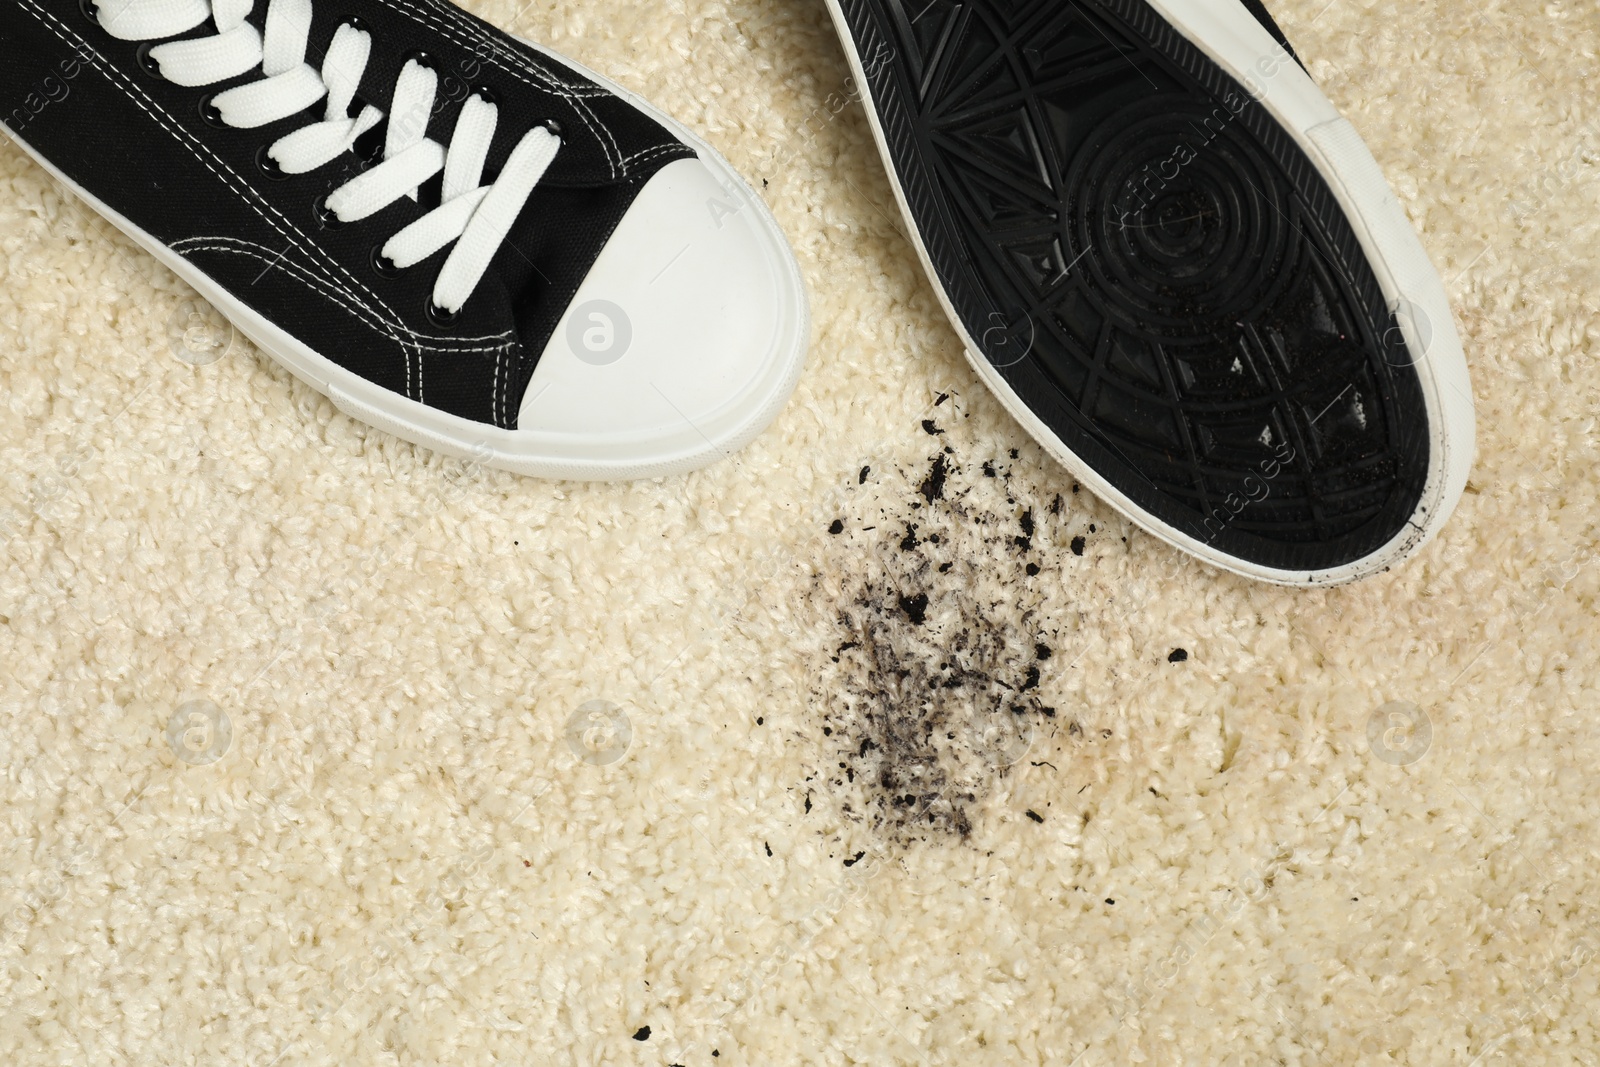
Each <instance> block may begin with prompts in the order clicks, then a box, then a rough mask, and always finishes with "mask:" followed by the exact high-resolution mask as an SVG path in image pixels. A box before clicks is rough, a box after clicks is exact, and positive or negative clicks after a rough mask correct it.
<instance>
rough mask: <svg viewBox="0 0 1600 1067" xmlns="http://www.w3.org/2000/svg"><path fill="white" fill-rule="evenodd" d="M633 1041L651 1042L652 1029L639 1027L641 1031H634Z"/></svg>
mask: <svg viewBox="0 0 1600 1067" xmlns="http://www.w3.org/2000/svg"><path fill="white" fill-rule="evenodd" d="M633 1039H634V1040H635V1041H649V1040H650V1028H649V1027H648V1026H641V1027H639V1029H637V1030H635V1031H634V1033H633Z"/></svg>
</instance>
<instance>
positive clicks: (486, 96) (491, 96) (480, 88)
mask: <svg viewBox="0 0 1600 1067" xmlns="http://www.w3.org/2000/svg"><path fill="white" fill-rule="evenodd" d="M468 95H470V96H475V97H477V98H478V99H479V100H482V101H483V102H484V103H485V104H493V105H494V106H495V107H499V106H500V94H499V93H496V92H495V91H494V90H493V89H491V88H489V87H488V86H487V85H474V86H473V87H472V88H471V89H470V90H468Z"/></svg>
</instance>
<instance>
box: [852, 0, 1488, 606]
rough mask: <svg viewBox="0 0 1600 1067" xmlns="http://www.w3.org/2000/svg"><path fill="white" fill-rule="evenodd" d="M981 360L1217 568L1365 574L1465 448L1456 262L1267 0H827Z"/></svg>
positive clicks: (1400, 542) (1439, 510)
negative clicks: (1432, 246)
mask: <svg viewBox="0 0 1600 1067" xmlns="http://www.w3.org/2000/svg"><path fill="white" fill-rule="evenodd" d="M828 3H829V6H830V8H831V9H832V13H833V16H834V20H835V22H836V23H837V25H838V28H839V30H840V35H841V37H842V38H843V40H844V42H845V46H846V52H847V54H848V57H849V60H850V64H851V66H852V68H853V71H854V76H855V79H856V81H857V83H858V85H859V86H860V89H861V92H862V94H863V96H864V98H865V100H866V102H867V104H868V114H869V116H870V118H871V120H872V126H873V130H874V132H875V134H876V137H877V140H878V144H879V147H880V149H881V150H882V152H883V155H884V159H885V161H886V163H887V166H888V171H889V174H890V177H891V180H892V181H893V183H894V186H895V191H896V194H897V196H898V197H899V200H900V204H901V207H902V209H903V210H904V212H905V215H906V218H907V219H908V220H909V221H910V223H911V225H912V232H913V234H914V236H915V243H916V245H917V248H918V251H919V252H920V254H921V256H922V259H923V263H924V266H925V267H926V268H927V271H928V274H929V276H930V277H931V278H932V280H933V282H934V286H935V288H936V289H937V290H938V292H939V295H940V297H941V298H942V300H943V302H944V305H945V309H946V311H947V312H948V313H949V315H950V317H951V319H952V320H953V321H954V323H955V324H956V326H957V327H958V329H959V331H960V333H961V335H962V338H963V340H964V341H965V343H966V346H967V349H968V356H969V358H970V360H971V362H972V364H973V366H974V367H975V368H976V370H977V372H978V373H979V375H980V376H981V377H982V378H983V380H984V381H985V382H986V383H987V384H988V385H989V386H990V387H991V388H992V389H993V390H994V392H995V393H996V394H997V395H998V396H999V398H1000V399H1001V401H1002V402H1003V403H1004V404H1005V405H1006V407H1007V408H1008V409H1009V410H1010V411H1011V412H1012V414H1013V415H1015V416H1016V418H1017V419H1018V420H1019V421H1020V422H1021V423H1022V425H1023V426H1024V427H1025V428H1026V429H1027V430H1028V431H1029V432H1030V433H1032V434H1033V435H1034V436H1035V437H1036V438H1037V439H1038V440H1039V441H1040V442H1041V444H1043V445H1044V447H1045V448H1046V449H1047V450H1048V451H1049V452H1050V453H1051V454H1052V455H1054V456H1055V457H1056V459H1058V460H1059V461H1060V462H1062V463H1063V464H1065V465H1066V466H1067V467H1068V468H1069V469H1070V470H1071V472H1072V473H1073V474H1074V475H1075V476H1076V477H1078V478H1079V479H1081V480H1082V481H1083V483H1084V484H1085V485H1087V486H1088V487H1089V488H1090V489H1091V490H1093V491H1094V492H1095V493H1096V494H1097V495H1099V496H1100V497H1101V498H1102V499H1104V500H1106V501H1108V502H1110V503H1111V504H1112V505H1114V506H1115V507H1116V508H1118V509H1119V510H1121V511H1122V512H1123V513H1124V514H1125V515H1127V516H1128V517H1129V518H1131V519H1132V520H1133V521H1135V522H1136V523H1138V524H1139V525H1141V526H1143V527H1144V528H1145V529H1147V530H1149V531H1151V532H1152V533H1154V534H1155V535H1157V536H1159V537H1161V538H1163V539H1165V540H1167V541H1168V542H1170V543H1172V544H1174V545H1177V546H1178V547H1180V548H1183V549H1185V550H1187V551H1189V552H1191V553H1193V554H1194V555H1196V556H1199V557H1200V558H1202V559H1204V560H1207V561H1209V562H1211V563H1213V564H1215V565H1217V566H1220V567H1225V568H1227V569H1229V570H1232V571H1235V572H1237V573H1240V574H1244V575H1248V576H1252V577H1256V578H1261V579H1265V580H1268V581H1274V582H1280V583H1285V584H1301V585H1320V584H1331V583H1336V582H1341V581H1349V580H1352V579H1355V578H1359V577H1362V576H1364V575H1367V574H1370V573H1372V572H1374V571H1378V570H1381V569H1383V568H1386V567H1389V566H1391V565H1393V564H1394V563H1395V562H1396V561H1398V560H1400V559H1401V558H1403V557H1405V556H1406V555H1407V554H1409V553H1412V552H1415V551H1416V550H1417V549H1418V548H1419V547H1420V546H1421V545H1423V544H1424V543H1426V542H1427V541H1428V539H1429V538H1430V537H1432V536H1433V534H1434V533H1435V532H1436V531H1437V530H1438V529H1439V527H1440V525H1441V524H1442V523H1444V521H1445V519H1446V518H1447V517H1448V516H1449V514H1450V512H1451V510H1452V509H1453V508H1454V507H1455V504H1456V502H1457V500H1458V499H1459V497H1460V495H1461V492H1462V490H1463V488H1464V487H1465V484H1466V480H1467V475H1468V472H1469V469H1470V466H1471V461H1472V455H1473V449H1474V415H1473V402H1472V391H1471V386H1470V384H1469V382H1468V377H1467V367H1466V361H1465V359H1464V357H1463V355H1462V351H1461V344H1460V341H1459V339H1458V337H1457V334H1456V329H1455V325H1454V323H1453V321H1452V319H1451V313H1450V308H1449V305H1448V303H1447V302H1446V299H1445V295H1444V291H1443V287H1442V286H1441V284H1440V282H1439V278H1438V276H1437V274H1436V273H1435V271H1434V269H1433V267H1432V265H1431V264H1430V263H1429V261H1428V257H1427V255H1426V253H1425V252H1424V251H1423V248H1422V246H1421V243H1420V242H1419V241H1418V239H1417V236H1416V234H1415V232H1414V231H1413V229H1412V227H1411V225H1410V223H1409V221H1408V220H1407V218H1406V216H1405V214H1404V212H1403V211H1402V209H1401V208H1400V205H1399V203H1398V201H1397V200H1396V199H1395V197H1394V195H1393V193H1392V192H1391V191H1390V189H1389V186H1388V185H1387V183H1386V182H1385V180H1384V177H1383V175H1382V173H1381V172H1380V171H1379V169H1378V166H1377V164H1376V163H1375V162H1374V160H1373V158H1372V155H1371V153H1370V152H1369V151H1368V150H1367V148H1366V146H1365V145H1364V144H1363V142H1362V140H1361V138H1360V137H1359V136H1358V135H1357V133H1356V131H1355V129H1354V128H1353V127H1352V126H1351V125H1350V123H1349V122H1347V121H1346V120H1344V119H1343V118H1341V117H1340V116H1339V114H1338V112H1337V111H1336V110H1335V109H1334V107H1333V106H1332V104H1330V103H1329V102H1328V100H1327V98H1326V97H1324V96H1323V94H1322V93H1321V92H1320V91H1319V90H1318V89H1317V87H1316V85H1315V84H1314V83H1313V82H1312V80H1311V78H1310V77H1309V76H1308V75H1307V73H1306V71H1305V70H1304V69H1303V68H1302V66H1301V65H1300V63H1299V61H1298V59H1297V57H1296V56H1295V54H1294V52H1293V50H1292V49H1291V48H1290V46H1289V44H1288V42H1287V41H1286V40H1285V39H1284V37H1283V34H1282V33H1281V32H1280V30H1279V29H1278V27H1277V26H1276V25H1275V24H1274V23H1273V21H1272V19H1271V18H1270V16H1269V15H1268V14H1267V12H1266V11H1265V9H1264V8H1262V7H1261V5H1260V4H1259V3H1258V2H1255V0H1250V2H1249V3H1248V4H1243V3H1240V2H1238V0H1149V2H1146V0H1066V2H1063V0H959V2H958V0H828Z"/></svg>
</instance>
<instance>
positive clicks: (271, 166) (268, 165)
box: [256, 144, 289, 182]
mask: <svg viewBox="0 0 1600 1067" xmlns="http://www.w3.org/2000/svg"><path fill="white" fill-rule="evenodd" d="M271 153H272V146H271V145H269V144H264V145H262V146H261V147H260V149H258V150H257V151H256V166H258V167H260V168H261V173H262V174H265V175H266V176H267V177H268V178H270V179H272V180H273V181H275V182H281V181H287V180H288V178H289V175H288V174H287V173H286V172H285V171H284V169H283V168H282V167H281V166H279V165H278V161H277V160H276V159H273V158H272V154H271Z"/></svg>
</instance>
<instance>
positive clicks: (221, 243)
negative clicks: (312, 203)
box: [170, 237, 516, 353]
mask: <svg viewBox="0 0 1600 1067" xmlns="http://www.w3.org/2000/svg"><path fill="white" fill-rule="evenodd" d="M179 245H182V246H184V249H185V251H190V250H192V251H197V252H225V253H230V254H232V255H239V256H249V257H251V258H252V259H258V260H260V261H262V262H263V263H276V264H277V265H278V266H279V267H282V268H283V269H284V270H285V271H286V272H288V273H289V274H290V276H291V277H297V278H298V280H301V281H304V282H305V283H306V284H307V285H308V286H309V287H311V288H312V289H314V290H315V291H316V292H318V293H319V294H320V295H322V296H325V297H327V298H328V299H329V300H330V301H332V302H334V303H336V304H338V305H340V306H341V307H343V308H344V309H345V310H346V311H348V312H350V313H351V316H352V317H353V318H355V319H356V320H357V321H359V322H361V323H362V324H363V325H365V326H368V327H373V324H372V322H371V320H370V319H368V318H367V317H366V316H364V315H361V314H359V313H358V309H357V308H355V307H354V306H352V305H351V304H350V303H349V302H348V301H347V300H344V299H342V297H341V292H340V290H339V289H337V288H334V287H331V286H329V285H328V284H327V282H326V279H323V278H319V277H318V276H317V275H315V274H313V273H311V272H310V271H308V270H306V269H305V268H304V267H302V266H301V265H300V264H298V263H296V262H294V261H293V260H290V259H287V258H285V257H282V256H280V255H279V254H278V253H276V252H274V251H273V250H272V249H270V248H268V247H266V246H265V245H262V244H258V243H256V242H254V241H246V240H244V239H242V238H238V237H185V238H184V239H183V240H182V241H178V242H176V243H174V244H173V245H171V246H170V247H171V248H172V249H173V250H174V251H177V250H178V247H179ZM295 272H300V275H297V274H296V273H295ZM302 275H303V276H302ZM373 328H374V329H375V327H373ZM417 336H418V337H425V336H426V335H425V334H418V335H417ZM496 338H504V339H505V340H502V341H501V342H500V343H499V344H481V345H472V344H454V343H449V342H447V343H445V344H436V343H433V341H434V340H435V339H433V338H429V339H428V340H427V341H423V340H413V341H412V342H411V343H412V344H413V345H415V346H416V347H417V348H419V349H422V350H424V351H429V352H450V353H457V352H501V351H504V350H505V349H507V348H511V347H514V346H515V345H516V339H515V338H514V337H512V332H511V331H510V330H505V331H503V332H501V333H498V334H487V335H485V336H483V337H466V338H462V340H463V341H493V340H495V339H496Z"/></svg>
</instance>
